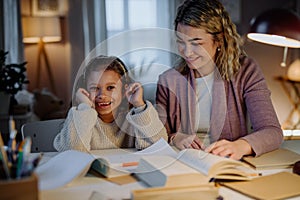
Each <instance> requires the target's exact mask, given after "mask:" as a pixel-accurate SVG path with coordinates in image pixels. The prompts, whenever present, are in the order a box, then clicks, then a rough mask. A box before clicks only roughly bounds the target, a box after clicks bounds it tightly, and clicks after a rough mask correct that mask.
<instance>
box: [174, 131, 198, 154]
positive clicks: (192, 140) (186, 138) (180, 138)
mask: <svg viewBox="0 0 300 200" xmlns="http://www.w3.org/2000/svg"><path fill="white" fill-rule="evenodd" d="M172 143H173V144H174V145H175V146H176V147H177V148H178V149H180V150H182V149H187V148H193V149H204V146H203V143H202V141H201V140H200V139H199V138H198V137H197V135H188V134H184V133H176V135H175V136H174V138H173V139H172Z"/></svg>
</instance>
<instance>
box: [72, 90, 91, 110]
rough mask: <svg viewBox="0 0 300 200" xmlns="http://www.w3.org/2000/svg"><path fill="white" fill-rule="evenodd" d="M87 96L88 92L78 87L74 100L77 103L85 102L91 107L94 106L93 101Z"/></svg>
mask: <svg viewBox="0 0 300 200" xmlns="http://www.w3.org/2000/svg"><path fill="white" fill-rule="evenodd" d="M89 97H90V94H89V93H88V91H86V90H85V89H83V88H79V89H78V90H77V92H76V101H77V103H78V104H80V103H86V104H87V105H90V106H91V107H92V108H94V103H93V102H92V101H91V100H90V98H89Z"/></svg>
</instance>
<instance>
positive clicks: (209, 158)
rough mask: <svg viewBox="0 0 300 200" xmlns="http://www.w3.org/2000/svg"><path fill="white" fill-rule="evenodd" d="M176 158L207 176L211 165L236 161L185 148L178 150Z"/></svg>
mask: <svg viewBox="0 0 300 200" xmlns="http://www.w3.org/2000/svg"><path fill="white" fill-rule="evenodd" d="M178 159H179V160H180V161H182V162H183V163H185V164H186V165H188V166H190V167H193V168H194V169H196V170H198V171H200V172H202V173H203V174H205V175H207V176H208V175H209V171H210V170H211V169H212V168H213V166H214V165H217V164H218V163H220V162H229V163H232V162H237V161H234V160H231V159H229V158H224V157H220V156H216V155H213V154H210V153H206V152H204V151H202V150H196V149H185V150H182V151H180V152H179V154H178Z"/></svg>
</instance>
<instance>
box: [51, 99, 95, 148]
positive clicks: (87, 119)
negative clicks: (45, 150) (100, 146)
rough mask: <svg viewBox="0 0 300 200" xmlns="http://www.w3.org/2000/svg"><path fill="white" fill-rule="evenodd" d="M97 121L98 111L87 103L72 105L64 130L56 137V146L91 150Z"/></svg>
mask: <svg viewBox="0 0 300 200" xmlns="http://www.w3.org/2000/svg"><path fill="white" fill-rule="evenodd" d="M96 123H97V112H96V110H95V109H93V108H91V107H90V106H88V105H87V104H84V103H82V104H80V105H79V106H78V107H72V108H71V109H70V110H69V112H68V116H67V118H66V120H65V123H64V126H63V128H62V130H61V131H60V132H59V133H58V135H57V136H56V137H55V139H54V144H53V145H54V148H55V149H56V150H58V151H65V150H70V149H73V150H79V151H89V150H91V146H90V143H91V138H92V135H93V131H94V130H95V126H96Z"/></svg>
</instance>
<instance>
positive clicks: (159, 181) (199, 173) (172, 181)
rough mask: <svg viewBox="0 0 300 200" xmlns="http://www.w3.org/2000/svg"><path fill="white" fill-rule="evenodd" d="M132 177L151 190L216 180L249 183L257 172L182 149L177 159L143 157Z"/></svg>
mask: <svg viewBox="0 0 300 200" xmlns="http://www.w3.org/2000/svg"><path fill="white" fill-rule="evenodd" d="M134 173H135V176H136V177H137V178H138V179H140V180H142V181H143V182H145V183H146V184H148V185H149V186H152V187H163V186H168V187H170V186H187V185H200V184H207V183H209V182H211V181H218V180H250V179H252V178H253V176H257V173H256V172H255V171H254V170H253V169H252V168H250V167H249V166H248V165H246V164H245V163H243V162H240V161H236V160H232V159H229V158H224V157H220V156H216V155H213V154H210V153H206V152H204V151H202V150H196V149H185V150H182V151H180V152H179V153H178V154H177V155H176V156H173V157H172V156H166V155H164V156H160V155H153V156H144V157H142V158H141V159H140V161H139V165H138V167H137V168H136V169H135V170H134Z"/></svg>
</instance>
